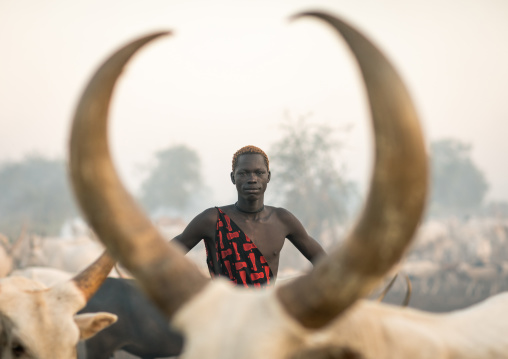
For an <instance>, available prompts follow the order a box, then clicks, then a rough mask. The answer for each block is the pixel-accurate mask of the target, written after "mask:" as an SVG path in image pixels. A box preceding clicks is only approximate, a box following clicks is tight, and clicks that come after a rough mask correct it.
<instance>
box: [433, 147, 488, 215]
mask: <svg viewBox="0 0 508 359" xmlns="http://www.w3.org/2000/svg"><path fill="white" fill-rule="evenodd" d="M430 152H431V153H430V161H431V168H432V180H431V214H434V215H446V214H458V215H462V214H465V213H468V212H470V211H472V210H479V209H480V207H481V205H482V202H483V199H484V197H485V194H486V193H487V190H488V184H487V181H486V180H485V176H484V175H483V173H482V172H481V170H480V169H479V168H478V167H477V166H476V165H475V164H474V163H473V161H472V159H471V153H470V152H471V145H470V144H466V143H463V142H460V141H458V140H453V139H444V140H439V141H434V142H432V143H431V147H430Z"/></svg>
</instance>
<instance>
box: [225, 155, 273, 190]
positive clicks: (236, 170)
mask: <svg viewBox="0 0 508 359" xmlns="http://www.w3.org/2000/svg"><path fill="white" fill-rule="evenodd" d="M268 166H269V162H268V156H267V155H266V153H265V152H264V151H263V150H261V149H260V148H258V147H255V146H245V147H242V148H240V149H239V150H238V151H236V153H235V154H234V155H233V165H232V169H233V170H232V172H231V182H233V184H234V185H236V188H237V190H238V193H239V194H240V195H243V196H245V197H246V198H249V199H255V198H257V197H259V196H262V195H263V193H264V192H265V190H266V185H267V184H268V182H270V171H269V167H268Z"/></svg>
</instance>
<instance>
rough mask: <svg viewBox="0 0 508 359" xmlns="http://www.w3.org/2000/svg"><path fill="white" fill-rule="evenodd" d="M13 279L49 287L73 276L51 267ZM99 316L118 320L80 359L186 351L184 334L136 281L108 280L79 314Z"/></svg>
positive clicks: (148, 356)
mask: <svg viewBox="0 0 508 359" xmlns="http://www.w3.org/2000/svg"><path fill="white" fill-rule="evenodd" d="M11 275H12V276H20V277H25V278H30V279H34V280H36V281H38V282H40V283H42V284H44V285H45V286H47V287H49V286H54V285H56V284H58V283H61V282H64V281H66V280H68V279H70V278H72V276H73V274H72V273H69V272H65V271H62V270H60V269H56V268H49V267H28V268H24V269H19V270H15V271H13V272H12V274H11ZM95 312H107V313H110V314H114V315H116V317H117V318H118V319H117V321H116V322H115V323H113V324H112V325H111V326H109V327H107V328H105V329H104V330H102V331H101V332H100V333H97V334H96V335H94V336H93V337H92V338H90V339H87V340H86V341H84V343H82V344H81V345H82V347H83V348H80V349H81V352H82V354H81V355H78V359H85V358H89V359H108V358H111V357H112V356H113V355H114V353H115V352H116V351H118V350H123V351H125V352H127V353H130V354H133V355H136V356H138V357H140V358H143V359H155V358H162V357H171V356H176V355H178V354H180V352H181V351H182V345H183V339H182V336H181V334H179V333H178V332H177V331H175V330H174V329H173V328H171V327H170V326H169V325H168V323H167V321H166V320H165V318H164V316H163V315H162V314H161V313H160V311H159V309H158V308H156V307H155V306H154V305H153V303H152V302H151V301H150V300H148V298H147V297H146V295H145V294H144V293H143V292H142V291H141V290H140V289H139V288H138V285H137V284H136V283H135V281H134V280H133V279H127V278H112V277H108V278H106V279H105V280H104V282H103V283H102V285H101V286H100V287H99V289H98V290H97V292H95V294H94V295H93V296H92V297H91V298H90V299H89V300H88V302H87V303H86V306H85V307H84V308H82V309H81V310H79V311H78V314H84V313H95Z"/></svg>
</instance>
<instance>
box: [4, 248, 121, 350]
mask: <svg viewBox="0 0 508 359" xmlns="http://www.w3.org/2000/svg"><path fill="white" fill-rule="evenodd" d="M113 264H114V261H113V260H112V259H111V258H110V257H109V256H108V255H107V254H104V255H102V256H101V257H100V258H99V259H98V260H97V261H96V262H94V263H93V264H92V265H91V266H90V267H88V268H87V269H86V270H85V271H83V272H81V273H80V274H78V275H76V276H75V277H74V278H72V279H71V280H68V281H65V282H63V283H61V284H57V285H55V286H52V287H49V288H48V287H47V286H45V285H43V284H42V283H40V282H38V281H35V280H32V279H28V278H24V277H18V276H11V277H7V278H3V279H0V358H2V359H11V358H12V359H14V358H26V359H31V358H33V359H72V358H76V345H77V343H78V341H79V340H81V339H87V338H89V337H91V336H92V335H94V334H95V333H97V332H98V331H100V330H102V329H103V328H106V327H107V326H109V325H111V324H112V323H114V322H115V321H116V316H115V315H113V314H109V313H87V314H79V315H76V313H77V312H78V311H79V310H80V309H81V308H83V307H84V306H85V305H86V302H87V300H88V299H90V298H91V296H92V295H93V294H94V293H95V291H96V290H97V289H98V288H99V286H100V285H101V284H102V281H103V280H104V279H105V278H106V276H107V274H108V273H109V271H110V270H111V267H112V266H113Z"/></svg>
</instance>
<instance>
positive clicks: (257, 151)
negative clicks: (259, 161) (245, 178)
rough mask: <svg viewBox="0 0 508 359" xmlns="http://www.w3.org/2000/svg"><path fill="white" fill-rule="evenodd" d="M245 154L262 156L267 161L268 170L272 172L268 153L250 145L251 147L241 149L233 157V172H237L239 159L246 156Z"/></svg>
mask: <svg viewBox="0 0 508 359" xmlns="http://www.w3.org/2000/svg"><path fill="white" fill-rule="evenodd" d="M244 154H260V155H261V156H263V158H264V160H265V164H266V169H267V170H268V171H269V170H270V161H268V156H267V155H266V153H265V152H264V151H263V150H262V149H261V148H259V147H256V146H251V145H249V146H245V147H242V148H240V149H239V150H238V151H236V152H235V154H234V155H233V164H232V169H231V170H232V171H233V172H235V168H236V166H237V165H238V157H240V156H241V155H244Z"/></svg>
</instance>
